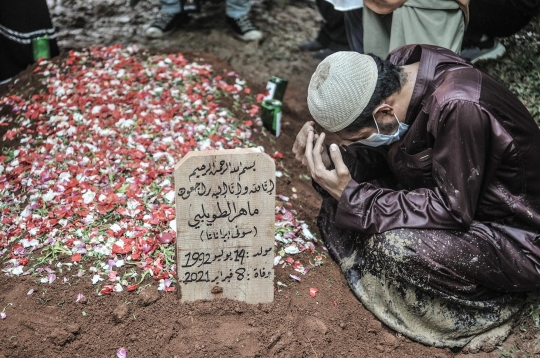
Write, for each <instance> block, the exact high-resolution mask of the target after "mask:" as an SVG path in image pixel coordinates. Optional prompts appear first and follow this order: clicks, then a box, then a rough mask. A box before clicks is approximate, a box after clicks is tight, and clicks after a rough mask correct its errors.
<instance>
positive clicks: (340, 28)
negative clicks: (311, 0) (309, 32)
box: [316, 0, 349, 51]
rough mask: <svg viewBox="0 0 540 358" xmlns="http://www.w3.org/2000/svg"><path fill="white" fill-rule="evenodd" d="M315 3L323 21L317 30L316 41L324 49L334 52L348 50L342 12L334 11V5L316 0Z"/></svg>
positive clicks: (322, 0) (323, 0)
mask: <svg viewBox="0 0 540 358" xmlns="http://www.w3.org/2000/svg"><path fill="white" fill-rule="evenodd" d="M316 2H317V7H318V8H319V12H320V13H321V15H322V17H323V19H324V24H323V25H322V26H321V29H320V30H319V35H318V36H317V41H318V42H320V43H321V45H323V46H324V47H326V48H329V49H331V50H334V51H346V50H348V49H349V43H348V41H347V35H346V33H345V20H344V19H343V12H342V11H338V10H336V9H334V5H332V4H331V3H329V2H327V1H325V0H317V1H316Z"/></svg>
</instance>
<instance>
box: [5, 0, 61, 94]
mask: <svg viewBox="0 0 540 358" xmlns="http://www.w3.org/2000/svg"><path fill="white" fill-rule="evenodd" d="M44 36H48V37H49V53H50V56H51V57H55V56H58V54H59V53H60V51H59V48H58V44H57V42H56V35H55V32H54V27H53V25H52V22H51V17H50V14H49V8H48V6H47V2H46V1H45V0H38V1H36V0H17V1H0V85H1V84H4V83H7V82H9V80H10V79H11V78H12V77H14V76H15V75H17V74H18V73H19V72H21V71H23V70H24V69H26V68H27V67H28V66H29V65H31V64H33V63H34V62H35V61H34V53H33V49H32V38H34V37H44Z"/></svg>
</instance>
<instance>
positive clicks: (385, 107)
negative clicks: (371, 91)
mask: <svg viewBox="0 0 540 358" xmlns="http://www.w3.org/2000/svg"><path fill="white" fill-rule="evenodd" d="M377 113H384V114H389V115H391V116H393V115H394V107H392V106H391V105H389V104H387V103H383V104H380V105H379V106H377V107H376V108H375V110H374V111H373V115H374V116H377Z"/></svg>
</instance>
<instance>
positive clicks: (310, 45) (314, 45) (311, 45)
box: [298, 40, 324, 52]
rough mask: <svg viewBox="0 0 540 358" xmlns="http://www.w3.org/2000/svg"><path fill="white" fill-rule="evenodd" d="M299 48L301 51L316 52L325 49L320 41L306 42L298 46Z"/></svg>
mask: <svg viewBox="0 0 540 358" xmlns="http://www.w3.org/2000/svg"><path fill="white" fill-rule="evenodd" d="M298 48H299V49H300V51H309V52H314V51H320V50H322V49H324V46H323V44H321V43H320V42H319V41H317V40H313V41H306V42H304V43H301V44H300V45H299V46H298Z"/></svg>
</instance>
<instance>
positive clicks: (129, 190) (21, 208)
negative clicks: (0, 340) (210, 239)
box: [0, 46, 324, 302]
mask: <svg viewBox="0 0 540 358" xmlns="http://www.w3.org/2000/svg"><path fill="white" fill-rule="evenodd" d="M33 76H38V78H39V79H40V80H41V81H42V84H43V86H42V87H41V90H39V91H37V90H36V91H34V92H33V93H32V94H16V93H8V94H7V95H6V96H5V97H3V98H1V100H0V110H3V111H2V112H0V113H8V111H9V112H11V114H10V115H0V124H2V125H11V127H12V128H11V129H9V130H8V131H7V132H6V133H5V134H4V135H3V138H2V140H3V141H11V140H14V141H18V143H19V145H18V146H16V147H11V148H4V149H3V150H2V152H0V222H1V225H0V259H1V260H2V261H1V264H2V271H3V272H4V273H5V274H6V275H8V276H19V275H28V274H33V275H38V276H40V277H41V279H40V281H41V282H42V283H43V284H53V283H54V284H57V283H58V282H64V283H66V282H69V279H70V278H71V277H86V278H88V279H89V280H91V282H92V284H94V285H96V286H97V289H98V292H99V294H101V295H108V294H111V293H113V292H119V291H124V290H126V291H128V292H132V291H137V290H138V289H139V287H140V286H141V283H142V282H143V280H144V279H146V278H149V277H152V278H153V279H154V280H155V281H156V286H157V288H158V289H159V290H163V291H165V292H171V291H174V290H175V287H174V284H175V282H176V272H175V271H176V268H175V261H174V243H175V239H176V232H175V230H176V225H175V209H174V197H175V193H174V183H173V182H172V181H173V177H172V172H173V168H174V165H175V164H176V163H177V162H178V161H179V159H180V158H181V157H182V156H183V155H185V154H186V153H187V152H189V151H192V150H207V149H230V148H238V147H254V146H255V143H253V142H252V141H251V140H250V138H251V136H252V131H257V130H261V129H260V127H259V126H258V125H254V123H257V124H260V118H257V115H258V112H259V110H258V108H259V107H258V105H257V103H258V102H260V99H261V98H262V96H261V95H257V96H256V98H255V97H254V96H252V95H251V94H250V93H251V90H250V89H249V88H247V87H246V86H245V81H243V80H241V79H240V78H238V75H237V74H236V73H234V72H229V73H224V74H221V75H220V74H215V73H214V72H213V69H212V67H211V66H210V65H208V64H204V63H197V62H190V61H188V60H187V59H186V58H185V57H184V56H183V55H182V54H169V55H152V54H150V53H149V52H145V51H140V50H138V48H137V47H136V46H129V47H126V48H122V47H121V46H112V47H94V48H91V49H89V50H84V51H79V52H75V51H70V52H69V54H68V55H67V56H65V57H64V58H63V59H62V60H61V61H52V62H51V61H46V60H42V61H41V62H40V63H39V64H38V66H37V67H36V69H35V70H34V74H33ZM16 88H17V87H16ZM23 88H24V87H23ZM220 99H222V100H223V101H220ZM220 103H232V104H230V107H231V109H234V113H233V112H232V111H231V110H229V108H226V107H224V105H222V104H220ZM227 106H229V105H227ZM14 121H16V122H15V123H16V125H13V122H14ZM273 156H274V158H275V159H276V160H279V159H281V158H282V157H283V156H282V154H281V153H279V152H276V153H274V155H273ZM280 174H281V172H279V173H278V176H280ZM286 206H287V207H286ZM292 207H293V204H292V203H291V202H290V201H289V198H287V197H285V196H281V195H280V196H279V197H278V199H277V201H276V215H275V219H276V233H275V234H276V235H275V239H276V249H277V250H276V251H277V256H276V257H275V260H274V263H275V264H276V265H279V264H280V265H283V267H285V266H288V265H291V266H292V267H293V269H294V270H295V271H297V272H300V273H302V274H306V273H307V271H309V268H308V267H305V266H304V264H302V263H300V262H299V261H295V260H293V263H292V264H291V263H289V261H285V259H286V258H287V257H289V255H295V254H297V253H300V252H303V251H307V252H309V253H311V254H313V257H314V261H313V263H311V262H310V266H317V265H320V264H322V257H323V256H321V254H319V253H318V252H317V250H316V246H315V244H316V243H317V239H316V238H315V237H314V236H313V235H312V234H311V232H310V230H309V227H308V225H307V224H305V223H304V222H302V221H300V220H297V218H296V215H297V213H296V211H295V210H294V209H292ZM323 255H324V254H323ZM317 257H319V258H320V259H317ZM293 276H294V275H291V277H293ZM59 277H62V278H63V280H62V279H60V280H57V278H59ZM294 277H296V276H294ZM294 277H293V278H294ZM298 281H300V279H299V278H298ZM83 298H84V296H83V295H82V294H79V295H77V298H76V301H77V302H79V301H81V300H82V299H83Z"/></svg>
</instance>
